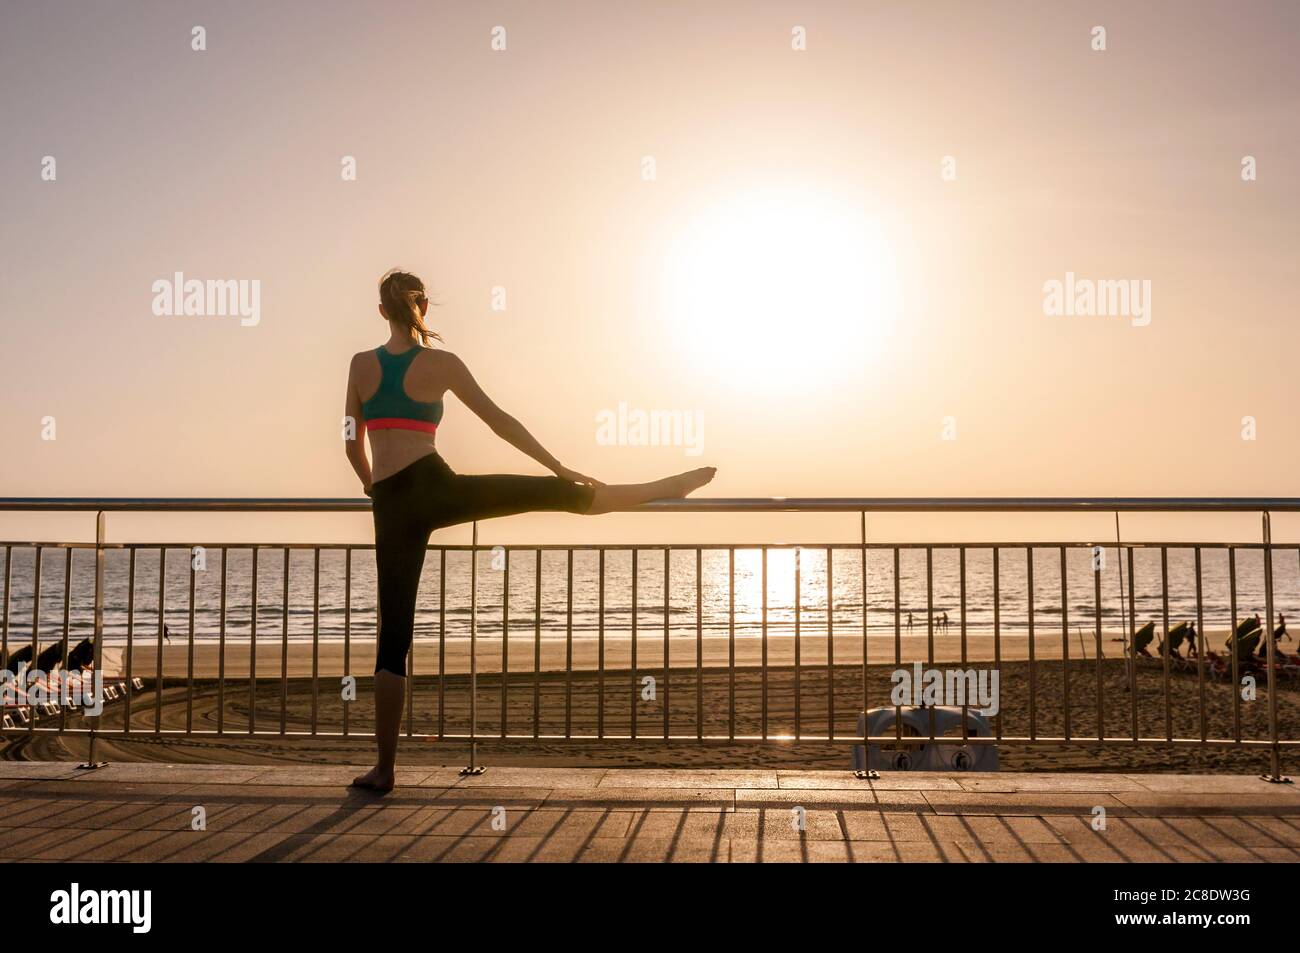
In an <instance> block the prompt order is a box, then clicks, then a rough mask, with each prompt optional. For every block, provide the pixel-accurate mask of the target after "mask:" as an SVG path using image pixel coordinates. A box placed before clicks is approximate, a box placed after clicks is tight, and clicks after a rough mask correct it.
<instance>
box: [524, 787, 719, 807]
mask: <svg viewBox="0 0 1300 953" xmlns="http://www.w3.org/2000/svg"><path fill="white" fill-rule="evenodd" d="M735 796H736V792H735V791H734V790H733V789H731V788H703V789H701V788H601V787H597V788H556V789H555V790H553V791H551V792H550V793H549V795H548V796H547V798H546V807H574V808H582V807H585V808H586V809H588V810H590V809H592V808H593V807H601V806H603V805H606V804H608V805H610V806H611V807H617V808H619V809H620V810H627V809H629V808H631V807H634V806H640V807H651V808H653V807H661V808H671V807H679V806H681V807H684V806H688V805H702V804H715V805H718V806H719V807H720V808H722V809H724V810H731V808H732V805H733V803H734V801H735Z"/></svg>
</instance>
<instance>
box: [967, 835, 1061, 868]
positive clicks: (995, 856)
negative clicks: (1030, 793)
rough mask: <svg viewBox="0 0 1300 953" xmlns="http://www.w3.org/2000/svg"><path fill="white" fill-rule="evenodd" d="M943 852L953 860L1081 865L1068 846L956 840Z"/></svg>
mask: <svg viewBox="0 0 1300 953" xmlns="http://www.w3.org/2000/svg"><path fill="white" fill-rule="evenodd" d="M942 849H943V850H944V853H945V856H946V857H947V859H948V860H949V861H964V862H966V863H1002V864H1066V863H1077V862H1078V861H1079V860H1080V858H1079V856H1078V854H1076V853H1073V852H1071V851H1070V849H1069V847H1068V846H1066V845H1064V844H1014V845H1012V844H1004V843H997V844H989V843H986V842H984V841H970V840H956V841H951V842H946V843H945V844H944V845H943V846H942Z"/></svg>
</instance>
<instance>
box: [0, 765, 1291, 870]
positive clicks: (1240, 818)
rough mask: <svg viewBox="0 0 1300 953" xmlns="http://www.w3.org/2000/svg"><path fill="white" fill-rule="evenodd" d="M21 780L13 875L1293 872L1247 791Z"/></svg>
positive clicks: (939, 779) (630, 774)
mask: <svg viewBox="0 0 1300 953" xmlns="http://www.w3.org/2000/svg"><path fill="white" fill-rule="evenodd" d="M14 764H17V765H18V767H17V768H15V769H13V770H11V771H10V772H9V773H8V774H4V773H3V772H0V861H4V862H14V861H23V860H31V859H40V860H43V861H47V862H64V861H75V860H94V861H162V860H171V861H183V862H189V861H214V862H224V861H246V860H259V861H275V860H298V861H305V862H338V861H346V860H374V861H388V860H393V861H418V862H428V861H439V860H442V861H480V860H488V861H507V862H518V861H552V862H571V861H603V862H624V863H640V862H664V861H674V862H720V861H738V862H746V861H748V862H765V863H803V862H822V861H825V862H840V861H856V862H867V863H877V862H881V863H883V862H891V861H903V862H916V861H923V862H936V861H949V862H994V863H1001V862H1012V863H1036V862H1142V861H1154V862H1170V863H1175V862H1224V861H1226V862H1255V863H1258V862H1282V863H1294V862H1297V860H1300V797H1297V793H1296V792H1295V790H1294V789H1292V788H1289V787H1281V786H1273V785H1268V784H1266V783H1265V782H1262V781H1259V780H1258V779H1255V778H1254V777H1253V776H1228V775H1224V776H1218V775H1212V776H1209V775H1207V776H1181V777H1180V776H1153V775H1150V776H1149V775H1118V774H1109V775H1107V774H1024V773H1013V772H1006V773H1002V774H982V775H975V774H962V775H943V774H934V775H930V774H920V773H917V774H895V775H887V776H886V777H884V778H882V779H880V780H877V781H870V782H868V781H859V780H857V779H855V778H853V777H852V776H851V775H850V774H848V773H847V772H845V771H803V770H789V771H787V770H784V769H781V770H750V769H739V770H734V771H732V770H707V769H704V770H687V771H667V770H658V769H617V768H609V769H606V768H591V769H579V770H569V769H564V768H531V767H520V768H508V767H500V768H489V770H488V772H487V773H486V774H484V775H478V776H471V777H462V776H461V775H460V774H459V772H458V769H456V768H454V767H448V766H443V767H436V766H435V767H411V768H406V769H403V773H402V774H401V775H400V776H399V782H401V783H400V785H399V787H398V788H397V789H396V790H395V791H393V792H392V793H391V794H389V795H377V794H374V793H372V792H365V791H360V790H357V789H352V788H348V787H347V786H346V782H347V781H349V780H350V779H351V777H353V776H355V774H356V773H360V770H362V769H360V768H354V767H347V766H337V765H321V766H317V765H302V764H297V765H290V766H271V767H266V766H259V765H246V766H219V765H176V766H167V765H154V764H143V763H141V764H125V763H124V764H122V765H117V764H114V765H111V766H110V767H109V768H106V769H103V770H102V771H100V772H92V773H80V772H76V771H75V768H71V769H70V768H69V764H70V763H68V762H64V763H59V764H54V765H42V764H41V763H35V762H32V763H23V762H9V763H0V768H3V767H5V766H6V765H14ZM28 765H32V766H31V767H29V766H28ZM195 806H202V807H204V808H205V809H206V811H207V828H206V830H203V831H194V830H192V823H191V822H192V817H193V814H192V811H193V808H194V807H195ZM1096 806H1103V807H1105V808H1106V812H1107V815H1106V824H1107V826H1106V830H1105V831H1095V830H1093V829H1092V819H1093V818H1092V809H1093V808H1094V807H1096ZM497 807H500V808H504V815H503V817H502V820H503V821H504V825H505V826H504V829H503V830H494V829H493V820H494V816H495V815H494V809H495V808H497ZM796 808H802V809H803V812H802V813H800V814H796V813H795V809H796ZM796 817H799V818H801V819H802V821H803V827H802V829H799V828H798V827H796V825H795V818H796Z"/></svg>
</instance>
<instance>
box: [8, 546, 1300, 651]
mask: <svg viewBox="0 0 1300 953" xmlns="http://www.w3.org/2000/svg"><path fill="white" fill-rule="evenodd" d="M69 553H71V556H70V557H69ZM766 554H767V555H766V572H765V571H764V557H763V551H762V550H759V549H753V548H737V549H735V550H726V549H721V550H719V549H706V550H701V551H698V553H697V551H696V550H694V549H693V548H685V549H683V548H672V549H669V550H668V551H665V550H664V549H663V548H653V547H650V548H644V549H638V550H637V552H636V566H635V575H634V572H633V554H632V552H631V551H629V550H626V549H607V550H605V551H604V552H601V551H599V550H592V549H576V550H573V551H572V552H570V551H568V550H543V551H541V553H540V556H539V555H538V551H536V550H529V549H518V550H515V549H512V550H511V551H509V552H508V553H507V552H506V551H504V550H500V549H497V550H493V549H490V548H483V549H480V550H478V551H477V552H476V553H473V554H471V552H469V551H468V550H464V549H460V550H445V551H444V550H440V549H437V548H435V549H431V550H430V551H429V552H428V556H427V558H426V560H425V565H424V570H423V575H422V581H421V586H420V593H419V599H418V602H417V610H416V639H417V641H422V640H423V641H427V640H436V639H438V638H439V637H440V636H441V637H445V638H446V639H448V640H456V639H465V638H468V637H469V636H470V631H471V622H472V621H473V624H474V625H475V627H476V632H477V636H478V637H479V638H499V637H500V635H501V633H502V632H503V631H506V630H508V631H509V632H510V634H511V636H512V637H525V636H527V637H533V636H535V635H536V636H540V638H542V639H544V640H546V639H565V638H569V637H572V638H574V639H591V638H597V637H598V636H599V635H600V634H601V633H602V631H603V634H604V636H605V637H606V638H620V637H626V636H627V635H628V634H629V633H630V632H631V630H632V627H633V620H634V619H635V624H636V628H637V630H638V632H639V633H641V634H642V635H651V634H655V633H658V634H660V635H662V634H663V633H664V632H665V629H666V630H667V632H668V634H669V636H670V637H672V638H677V637H683V638H686V637H690V638H694V637H695V635H696V634H697V632H703V633H704V634H706V635H716V634H720V633H721V634H727V633H729V632H731V631H734V632H735V634H736V636H737V637H738V638H748V637H757V636H758V635H760V634H761V633H762V631H763V619H764V616H765V615H766V620H767V630H768V632H769V633H770V634H775V635H780V634H789V633H792V632H793V631H794V630H795V626H796V622H797V624H798V626H799V628H800V631H801V632H802V633H803V634H805V635H810V636H815V635H817V634H822V635H824V634H825V632H826V629H827V625H828V623H829V624H831V625H833V627H834V631H835V633H836V635H837V636H839V635H840V634H841V633H844V634H849V633H855V632H856V633H860V632H861V631H862V627H863V612H864V606H865V615H866V627H867V629H868V631H869V632H872V633H881V632H889V633H892V632H893V631H894V627H895V620H896V619H897V620H898V625H899V627H900V629H901V631H902V633H903V636H904V637H905V638H913V637H922V638H923V637H925V635H926V633H927V631H928V625H927V620H928V619H932V620H933V624H934V625H935V626H936V631H938V630H941V629H942V627H943V626H944V623H945V619H946V625H947V628H946V631H947V632H949V633H952V634H955V633H957V632H959V631H960V629H961V626H962V623H963V622H964V623H965V626H966V631H967V632H969V633H972V634H978V633H988V632H992V631H993V628H994V625H995V621H996V624H997V625H998V626H999V628H1000V631H1001V632H1003V633H1008V634H1011V633H1017V632H1024V631H1026V630H1027V628H1028V625H1029V620H1030V615H1031V611H1032V617H1033V620H1034V624H1035V626H1036V627H1037V628H1040V629H1042V630H1043V631H1050V630H1053V629H1055V630H1056V631H1060V628H1061V625H1062V619H1063V610H1064V619H1065V622H1066V624H1067V626H1068V628H1069V630H1070V631H1071V632H1074V631H1075V630H1076V629H1078V630H1079V631H1081V632H1083V633H1085V634H1087V633H1091V632H1093V631H1095V626H1096V620H1097V618H1098V615H1100V618H1101V620H1102V625H1103V629H1104V630H1106V631H1119V630H1120V629H1122V628H1123V627H1124V625H1125V622H1126V619H1125V617H1124V615H1122V614H1121V612H1122V611H1125V612H1126V610H1127V605H1128V602H1127V600H1128V599H1129V597H1130V593H1131V594H1132V598H1133V604H1134V609H1135V615H1136V619H1137V624H1138V625H1139V626H1140V625H1142V624H1143V623H1144V622H1146V621H1154V622H1155V623H1156V627H1157V629H1158V630H1159V629H1161V628H1162V624H1163V621H1162V620H1163V618H1164V612H1165V604H1166V600H1167V604H1168V614H1169V621H1170V624H1171V625H1173V624H1175V623H1177V622H1180V621H1184V620H1187V621H1193V622H1194V621H1196V619H1197V575H1196V553H1195V551H1194V550H1193V549H1191V548H1186V547H1171V548H1168V549H1167V550H1166V551H1165V560H1164V561H1163V563H1162V558H1161V557H1162V552H1161V550H1160V549H1158V548H1136V549H1134V550H1133V552H1132V555H1133V578H1130V575H1129V566H1128V550H1125V551H1124V558H1123V561H1122V565H1121V561H1120V560H1119V559H1118V558H1117V555H1116V550H1115V549H1114V548H1113V547H1112V548H1107V549H1104V550H1102V551H1101V555H1100V557H1099V558H1098V557H1096V556H1094V552H1093V550H1091V549H1088V548H1083V547H1067V548H1066V550H1065V571H1064V577H1065V583H1066V585H1065V587H1064V589H1063V588H1062V584H1061V580H1062V562H1061V559H1062V555H1061V549H1060V548H1059V547H1052V546H1044V547H1036V548H1035V549H1034V550H1033V563H1032V610H1031V599H1030V595H1031V593H1030V572H1029V556H1028V553H1027V551H1026V549H1024V548H1023V547H1021V548H999V550H998V553H997V555H998V560H997V562H998V572H997V588H996V599H995V588H994V574H993V562H994V559H993V550H992V549H990V548H967V549H965V550H964V552H963V551H961V550H958V549H956V548H947V547H935V548H933V549H930V550H928V551H927V549H926V548H924V547H919V548H901V549H899V550H898V554H897V577H896V574H895V551H894V549H893V548H868V549H867V550H866V551H865V554H864V552H863V550H861V549H860V548H857V547H852V546H849V547H845V548H835V549H833V550H831V551H830V552H829V553H828V551H827V549H826V548H824V547H802V548H769V549H767V550H766ZM165 555H166V571H165V573H164V574H163V578H161V579H160V572H159V568H160V564H161V563H162V554H161V551H160V550H159V549H158V548H156V547H155V548H140V549H137V550H136V551H135V566H134V574H133V576H134V579H133V582H134V585H133V586H132V585H131V582H132V572H131V567H130V557H129V550H127V549H110V550H108V551H107V553H106V555H105V569H104V631H105V644H106V645H112V644H118V643H122V642H124V641H125V639H126V637H127V633H128V628H129V627H130V628H132V630H133V637H134V638H136V639H146V640H152V639H155V638H157V637H158V635H159V632H160V629H161V626H162V625H165V626H166V628H167V632H168V634H169V635H170V637H171V639H172V640H175V639H177V638H179V639H182V640H184V639H187V638H188V637H189V635H190V632H191V625H192V629H193V635H194V639H195V640H196V642H203V641H208V640H215V639H218V638H219V637H220V636H221V634H222V631H223V629H224V632H225V636H226V639H227V640H228V641H234V642H238V641H240V640H247V639H248V638H250V637H251V635H252V632H253V622H254V620H256V626H257V637H258V638H259V640H260V639H263V638H272V637H273V638H277V639H280V638H285V637H287V638H288V639H289V640H290V641H299V640H306V641H310V640H312V639H313V638H318V639H319V640H321V641H322V642H328V641H332V640H342V639H344V638H345V637H351V638H358V639H366V638H373V636H374V632H375V625H376V590H375V565H374V552H373V550H372V549H367V548H353V549H351V550H350V551H347V552H345V550H344V549H341V548H335V549H329V548H326V549H321V550H320V551H319V557H318V555H317V551H316V550H314V549H288V550H285V549H282V548H274V549H267V548H262V549H259V550H258V552H257V557H256V562H257V572H256V577H257V578H256V581H257V585H256V587H254V585H253V576H254V573H253V563H254V555H253V551H252V550H251V549H249V548H247V547H244V548H233V547H232V548H230V549H228V550H226V551H225V552H224V554H223V552H222V551H221V550H207V551H205V552H201V553H197V554H196V553H194V552H192V551H191V550H189V549H186V548H180V547H178V548H168V549H167V550H166V553H165ZM471 555H473V557H474V558H475V559H476V560H477V572H476V573H475V574H474V576H475V577H476V588H477V605H476V606H471V601H472V600H471V563H470V560H471ZM864 555H865V560H866V565H865V573H864V571H863V570H864V566H863V559H864ZM223 556H224V561H225V566H224V574H223V565H222V562H223ZM199 557H201V558H199ZM1200 557H1201V558H1200V615H1201V618H1203V620H1204V625H1205V628H1206V629H1207V630H1226V629H1228V628H1229V627H1230V626H1231V624H1232V621H1233V620H1232V612H1231V608H1230V605H1231V603H1230V600H1231V587H1230V584H1229V554H1228V550H1226V549H1224V548H1212V549H1211V548H1207V549H1202V550H1201V554H1200ZM318 558H319V575H317V572H316V568H317V559H318ZM1233 559H1234V561H1235V578H1236V604H1237V618H1238V619H1242V618H1245V617H1246V616H1248V615H1255V614H1257V613H1258V614H1259V615H1260V616H1261V617H1263V615H1264V613H1265V601H1264V572H1263V551H1262V550H1261V549H1259V548H1254V549H1251V548H1242V549H1237V550H1235V551H1234V555H1233ZM0 560H3V566H2V568H0V572H2V573H3V578H2V582H0V585H2V586H3V592H2V593H0V600H2V601H3V612H2V614H0V615H2V627H3V637H4V639H5V641H6V642H7V644H8V645H9V646H10V647H11V648H12V647H13V646H15V645H21V644H23V643H30V642H31V638H32V628H33V622H34V621H35V624H36V627H37V629H38V641H39V643H40V644H41V645H45V644H47V643H48V642H49V641H51V640H54V639H61V638H62V636H63V633H64V629H65V625H66V628H67V632H68V637H69V638H70V639H71V640H73V641H77V640H80V639H81V638H83V637H85V636H88V635H90V634H91V633H92V632H93V626H94V593H95V565H94V552H93V550H90V549H67V548H61V547H45V548H43V550H42V554H41V571H40V581H41V585H40V598H39V602H40V605H39V611H36V606H35V582H36V568H35V564H36V551H35V549H34V548H32V547H30V546H13V547H12V548H10V549H0ZM927 560H928V563H929V568H928V571H927ZM963 561H964V573H963V569H962V565H963ZM348 562H350V572H349V571H348V569H347V563H348ZM192 565H193V568H191V567H192ZM507 565H508V571H507ZM1273 567H1274V596H1273V598H1274V611H1275V612H1281V613H1283V614H1284V615H1285V616H1286V617H1288V618H1290V617H1292V616H1294V615H1295V614H1296V612H1297V611H1300V550H1297V549H1296V548H1288V549H1281V548H1279V549H1275V550H1274V552H1273ZM223 575H224V589H225V592H224V605H223V598H222V587H223ZM191 576H192V577H193V580H192V585H193V595H192V597H191ZM286 576H287V590H286ZM539 577H540V587H539V585H538V583H539ZM764 579H766V584H765V583H764ZM1098 579H1099V582H1100V601H1098V599H1097V585H1098ZM963 580H964V585H963ZM634 581H635V596H634V592H633V589H634V587H633V582H634ZM254 588H256V596H254ZM349 590H350V591H349ZM286 592H287V598H286ZM1121 592H1122V594H1123V595H1122V599H1121ZM765 593H766V599H764V594H765ZM1122 600H1123V601H1122ZM160 604H161V607H162V608H161V612H160ZM765 604H766V609H765V608H764V605H765ZM65 606H66V612H65ZM995 609H996V620H995ZM191 616H192V622H191ZM909 616H910V620H909ZM733 627H734V628H733Z"/></svg>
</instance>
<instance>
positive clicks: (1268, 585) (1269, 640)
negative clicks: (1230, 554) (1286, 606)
mask: <svg viewBox="0 0 1300 953" xmlns="http://www.w3.org/2000/svg"><path fill="white" fill-rule="evenodd" d="M1264 616H1265V620H1266V623H1267V624H1266V625H1265V626H1264V633H1263V635H1264V639H1265V645H1266V648H1265V658H1266V659H1267V662H1268V738H1269V741H1270V742H1271V745H1270V747H1269V764H1270V773H1269V774H1266V775H1264V776H1263V777H1264V780H1265V781H1268V782H1271V783H1272V784H1290V783H1291V779H1290V778H1288V777H1283V775H1282V757H1281V749H1280V748H1279V747H1278V737H1277V684H1276V681H1277V672H1276V665H1275V663H1274V661H1273V657H1274V654H1275V650H1274V646H1273V642H1274V641H1275V640H1274V638H1273V633H1272V632H1270V631H1269V627H1270V626H1272V625H1273V528H1272V525H1271V522H1270V520H1269V513H1268V510H1265V511H1264ZM1233 625H1234V626H1235V625H1236V620H1233ZM1233 634H1234V636H1235V634H1236V630H1235V628H1234V630H1233ZM1233 651H1234V652H1235V651H1236V644H1235V643H1234V645H1233Z"/></svg>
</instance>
